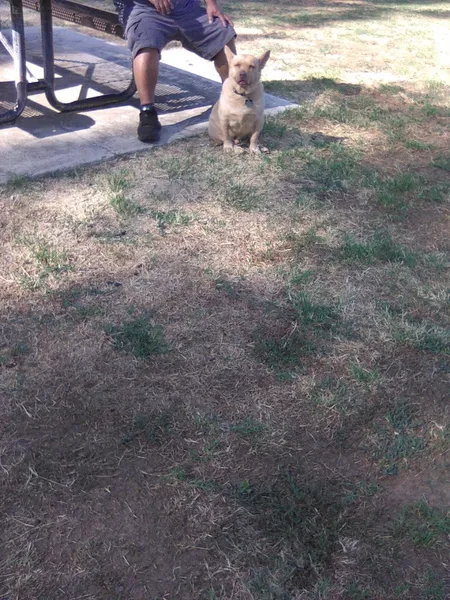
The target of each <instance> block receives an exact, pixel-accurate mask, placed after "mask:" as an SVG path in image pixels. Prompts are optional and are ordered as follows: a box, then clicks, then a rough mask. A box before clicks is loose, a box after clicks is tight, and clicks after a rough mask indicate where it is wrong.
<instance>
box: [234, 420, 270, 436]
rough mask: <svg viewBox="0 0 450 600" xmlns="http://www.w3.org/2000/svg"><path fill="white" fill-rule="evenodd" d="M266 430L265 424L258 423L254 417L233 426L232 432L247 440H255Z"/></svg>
mask: <svg viewBox="0 0 450 600" xmlns="http://www.w3.org/2000/svg"><path fill="white" fill-rule="evenodd" d="M265 429H266V427H265V425H264V423H261V421H257V420H256V419H255V418H254V417H245V419H242V420H241V421H239V422H238V423H235V424H234V425H231V427H230V431H232V432H233V433H236V434H237V435H239V436H240V437H243V438H246V439H255V438H256V437H258V436H260V435H261V434H262V433H263V431H264V430H265Z"/></svg>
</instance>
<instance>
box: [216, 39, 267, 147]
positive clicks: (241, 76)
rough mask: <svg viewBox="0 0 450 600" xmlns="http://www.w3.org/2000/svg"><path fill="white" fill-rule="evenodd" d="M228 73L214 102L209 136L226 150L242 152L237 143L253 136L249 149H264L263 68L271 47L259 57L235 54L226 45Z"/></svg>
mask: <svg viewBox="0 0 450 600" xmlns="http://www.w3.org/2000/svg"><path fill="white" fill-rule="evenodd" d="M225 54H226V57H227V60H228V64H229V76H228V79H226V80H225V81H224V82H223V85H222V93H221V94H220V98H219V100H218V101H217V102H216V104H215V105H214V107H213V109H212V112H211V116H210V118H209V123H208V133H209V136H210V137H211V138H212V139H213V140H214V141H216V142H222V143H223V149H224V151H225V152H232V151H233V150H234V151H236V152H242V151H243V150H242V148H241V147H240V146H238V145H237V144H238V143H239V142H240V141H241V140H243V139H246V138H250V152H257V153H259V152H261V150H260V148H259V145H258V138H259V134H260V133H261V130H262V128H263V125H264V87H263V84H262V83H261V81H260V80H261V71H262V69H263V68H264V67H265V65H266V63H267V61H268V60H269V56H270V50H268V51H267V52H265V53H264V54H262V55H261V56H259V57H255V56H251V55H248V54H234V53H233V52H232V51H231V50H230V49H229V48H228V46H225Z"/></svg>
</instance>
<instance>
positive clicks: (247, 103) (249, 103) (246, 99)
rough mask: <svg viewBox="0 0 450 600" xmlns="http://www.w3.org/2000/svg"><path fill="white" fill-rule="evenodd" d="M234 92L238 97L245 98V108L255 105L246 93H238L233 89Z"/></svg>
mask: <svg viewBox="0 0 450 600" xmlns="http://www.w3.org/2000/svg"><path fill="white" fill-rule="evenodd" d="M233 92H234V93H235V94H237V95H238V96H242V97H243V98H245V106H251V105H252V104H253V100H252V99H251V98H250V96H249V95H248V94H246V93H245V92H244V93H242V92H238V91H237V90H236V89H233Z"/></svg>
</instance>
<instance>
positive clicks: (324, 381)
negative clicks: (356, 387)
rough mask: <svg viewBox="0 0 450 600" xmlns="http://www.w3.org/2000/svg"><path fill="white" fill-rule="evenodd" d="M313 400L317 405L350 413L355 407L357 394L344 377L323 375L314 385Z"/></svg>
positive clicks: (346, 413)
mask: <svg viewBox="0 0 450 600" xmlns="http://www.w3.org/2000/svg"><path fill="white" fill-rule="evenodd" d="M311 400H312V401H313V402H314V404H316V405H317V406H322V407H325V408H332V409H336V410H338V411H339V412H340V413H342V414H345V415H348V414H350V413H351V412H352V411H353V410H354V409H355V405H356V402H355V396H354V393H353V391H352V390H351V388H350V386H349V385H348V383H347V382H346V381H344V380H342V379H337V378H336V377H332V376H328V377H322V378H321V379H320V380H319V381H318V382H317V383H316V384H315V385H314V387H313V389H312V392H311Z"/></svg>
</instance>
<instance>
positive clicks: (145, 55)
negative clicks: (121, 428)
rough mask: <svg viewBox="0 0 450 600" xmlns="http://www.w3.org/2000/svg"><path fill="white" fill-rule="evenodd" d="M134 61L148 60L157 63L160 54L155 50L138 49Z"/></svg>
mask: <svg viewBox="0 0 450 600" xmlns="http://www.w3.org/2000/svg"><path fill="white" fill-rule="evenodd" d="M136 59H138V60H142V59H149V60H157V61H159V59H160V53H159V50H158V49H157V48H139V50H138V51H137V52H136V54H135V55H134V60H136Z"/></svg>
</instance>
